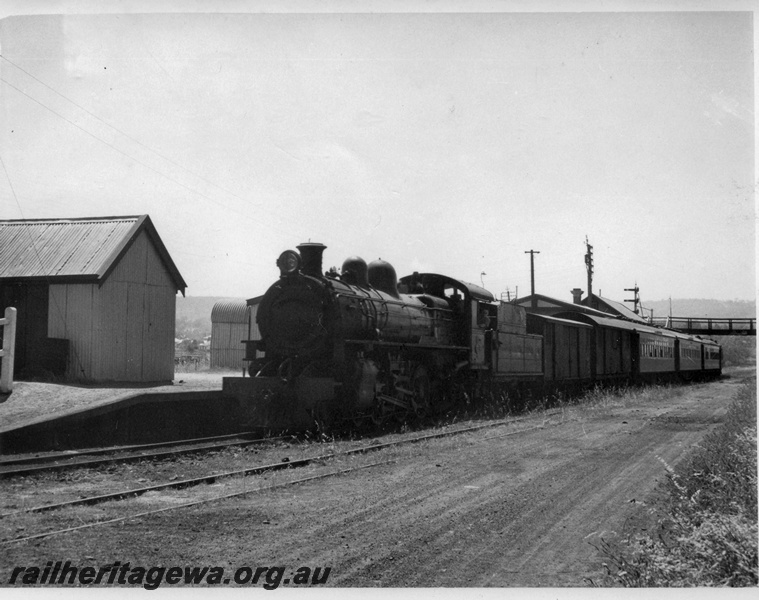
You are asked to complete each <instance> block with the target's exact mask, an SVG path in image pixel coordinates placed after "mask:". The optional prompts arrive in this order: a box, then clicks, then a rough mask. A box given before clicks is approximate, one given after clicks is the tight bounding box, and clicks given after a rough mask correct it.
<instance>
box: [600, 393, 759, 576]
mask: <svg viewBox="0 0 759 600" xmlns="http://www.w3.org/2000/svg"><path fill="white" fill-rule="evenodd" d="M756 458H757V435H756V390H755V388H754V387H753V385H746V386H744V387H743V388H741V391H740V393H739V394H738V396H737V398H736V400H735V401H734V403H733V405H732V406H731V407H730V410H729V411H728V414H727V416H726V418H725V422H724V424H723V425H722V426H721V427H720V428H719V429H717V430H716V431H714V432H713V433H711V434H709V435H708V436H707V437H706V438H705V440H704V442H703V443H702V444H701V446H700V447H699V448H698V450H697V451H696V452H695V453H694V454H693V455H692V456H691V457H690V458H688V459H686V460H685V461H683V462H682V463H681V464H680V465H678V466H677V468H675V469H673V468H672V467H670V466H669V465H666V466H667V470H668V476H667V481H666V484H665V489H666V492H667V500H666V502H665V504H664V506H662V507H661V508H662V511H663V514H664V516H663V517H662V518H661V519H660V520H659V524H658V529H657V531H656V532H655V533H654V534H651V535H646V536H636V537H633V538H630V539H628V540H627V541H626V543H625V544H623V545H621V546H612V545H610V544H608V543H606V542H604V543H603V544H602V550H603V551H604V553H605V554H606V555H607V556H608V557H609V559H610V563H611V564H607V565H606V566H607V568H608V575H607V577H606V578H605V581H604V582H603V584H604V585H622V586H625V587H650V586H660V587H686V586H735V587H737V586H756V585H757V582H758V575H759V573H758V571H757V462H756Z"/></svg>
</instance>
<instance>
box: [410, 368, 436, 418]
mask: <svg viewBox="0 0 759 600" xmlns="http://www.w3.org/2000/svg"><path fill="white" fill-rule="evenodd" d="M411 389H412V391H413V393H414V394H413V396H412V397H411V406H412V407H413V409H414V413H415V414H416V416H418V417H426V416H429V415H430V414H431V413H432V412H433V406H432V382H431V380H430V376H429V374H428V373H427V368H426V367H425V366H424V365H419V366H418V367H417V368H416V369H415V370H414V374H413V375H412V377H411Z"/></svg>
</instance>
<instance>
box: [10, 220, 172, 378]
mask: <svg viewBox="0 0 759 600" xmlns="http://www.w3.org/2000/svg"><path fill="white" fill-rule="evenodd" d="M0 248H2V253H0V303H1V304H2V306H3V307H5V306H15V307H16V308H17V309H18V322H17V329H16V331H17V333H16V359H15V372H16V373H17V377H24V376H27V377H30V376H40V375H43V376H44V375H47V374H53V375H56V376H58V377H61V378H64V379H66V380H75V381H87V382H92V381H125V382H153V381H170V380H172V379H173V378H174V322H175V317H176V294H177V292H182V294H183V295H184V291H185V288H186V284H185V282H184V280H183V279H182V276H181V275H180V274H179V271H178V270H177V268H176V266H175V265H174V262H173V261H172V259H171V257H170V256H169V253H168V251H167V250H166V247H165V246H164V244H163V242H162V241H161V238H160V237H159V236H158V233H157V231H156V229H155V227H154V226H153V223H152V222H151V220H150V217H148V215H141V216H129V217H103V218H83V219H33V220H29V219H27V220H14V221H0Z"/></svg>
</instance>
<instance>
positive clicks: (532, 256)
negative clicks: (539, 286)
mask: <svg viewBox="0 0 759 600" xmlns="http://www.w3.org/2000/svg"><path fill="white" fill-rule="evenodd" d="M524 253H525V254H529V255H530V294H531V295H532V307H533V308H535V307H537V305H538V300H537V298H535V255H536V254H540V251H538V250H525V251H524Z"/></svg>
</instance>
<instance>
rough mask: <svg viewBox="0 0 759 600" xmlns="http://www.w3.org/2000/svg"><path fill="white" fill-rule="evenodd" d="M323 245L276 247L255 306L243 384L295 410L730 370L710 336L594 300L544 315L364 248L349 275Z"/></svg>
mask: <svg viewBox="0 0 759 600" xmlns="http://www.w3.org/2000/svg"><path fill="white" fill-rule="evenodd" d="M325 248H326V246H324V245H323V244H319V243H304V244H301V245H299V246H297V251H295V250H286V251H285V252H283V253H282V254H281V255H280V256H279V258H278V259H277V267H278V268H279V271H280V277H279V280H278V281H277V282H275V283H274V284H273V285H272V286H271V287H270V288H269V289H268V290H267V292H266V293H265V294H264V296H263V298H262V300H261V303H260V305H259V307H258V311H257V315H256V321H257V324H258V327H259V330H260V334H261V339H260V340H256V341H251V340H247V341H246V347H247V352H246V360H247V361H249V363H250V365H249V373H250V376H251V377H250V378H249V379H248V378H246V379H247V383H246V385H247V386H248V387H249V389H251V390H255V391H257V392H258V393H259V397H260V396H261V393H263V395H265V396H266V397H267V398H269V399H270V400H271V399H272V398H276V401H274V402H276V403H277V404H278V406H279V408H280V410H282V411H285V412H288V413H290V415H291V416H292V414H294V413H300V414H308V415H313V411H314V410H315V409H316V408H317V407H319V406H322V407H323V406H331V407H333V408H335V407H337V408H339V409H340V412H341V413H342V414H345V415H352V416H358V417H362V416H371V417H372V418H373V419H374V420H375V421H382V420H384V419H386V418H387V417H389V416H391V415H398V414H400V415H407V414H416V415H425V414H429V413H435V412H439V411H442V410H445V409H447V408H450V407H452V406H454V405H455V404H456V403H457V402H458V401H460V399H461V398H462V396H464V395H465V394H466V393H467V392H468V393H469V394H471V393H473V390H477V389H483V386H491V385H506V386H508V387H513V388H529V389H533V388H540V387H545V386H548V385H550V386H558V387H567V386H583V385H587V384H593V383H597V382H604V381H613V382H628V381H643V380H647V379H654V378H662V377H687V378H690V377H702V376H709V375H710V376H714V375H719V374H720V372H721V350H720V347H719V346H718V345H717V344H716V343H715V342H713V341H710V340H704V339H701V338H696V337H693V336H687V335H683V334H680V333H677V332H674V331H669V330H664V329H660V328H655V327H649V326H647V325H643V324H640V323H633V322H630V321H625V320H623V319H620V318H614V317H613V316H611V315H608V314H605V313H601V312H599V311H594V310H592V309H587V308H585V307H578V309H577V311H568V312H566V313H563V314H557V315H552V316H547V315H541V314H534V313H532V312H530V311H528V310H526V309H525V308H523V307H521V306H517V305H515V304H512V303H506V302H497V301H496V300H495V298H494V297H493V295H492V294H491V293H490V292H488V291H487V290H485V289H483V288H482V287H479V286H477V285H474V284H471V283H466V282H464V281H460V280H457V279H454V278H451V277H448V276H445V275H439V274H435V273H413V274H412V275H409V276H406V277H403V278H401V279H400V280H398V278H397V276H396V272H395V269H394V268H393V267H392V265H391V264H390V263H388V262H386V261H383V260H376V261H374V262H371V263H370V264H368V265H367V263H366V262H365V261H364V260H363V259H361V258H359V257H356V256H354V257H350V258H348V259H346V260H345V262H344V263H343V264H342V268H341V270H340V272H339V273H338V272H337V271H336V270H335V269H333V270H331V271H329V272H327V273H323V272H322V254H323V252H324V250H325ZM580 309H582V310H580ZM261 353H263V357H262V358H258V357H257V356H258V355H259V354H261ZM280 420H281V419H280ZM285 420H287V418H286V419H285Z"/></svg>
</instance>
